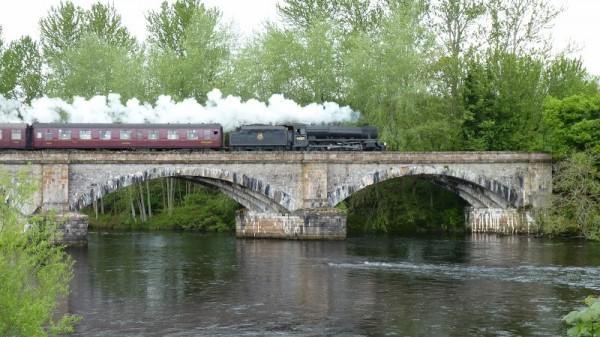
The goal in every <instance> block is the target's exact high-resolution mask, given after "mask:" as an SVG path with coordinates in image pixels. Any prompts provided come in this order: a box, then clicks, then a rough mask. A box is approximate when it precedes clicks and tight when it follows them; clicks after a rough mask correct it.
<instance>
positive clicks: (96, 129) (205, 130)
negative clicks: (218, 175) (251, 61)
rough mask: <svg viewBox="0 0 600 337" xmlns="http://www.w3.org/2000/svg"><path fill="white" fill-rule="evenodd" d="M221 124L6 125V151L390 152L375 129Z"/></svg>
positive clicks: (0, 134)
mask: <svg viewBox="0 0 600 337" xmlns="http://www.w3.org/2000/svg"><path fill="white" fill-rule="evenodd" d="M225 137H226V136H225V134H224V132H223V127H222V126H221V124H128V123H125V124H110V123H33V124H25V123H0V149H14V150H26V149H29V150H43V149H114V150H136V149H146V150H152V149H156V150H174V149H192V150H230V151H385V149H386V144H385V143H383V142H380V141H379V140H378V139H377V130H376V129H375V128H374V127H371V126H364V127H344V126H336V125H305V124H296V125H245V126H241V127H239V128H238V129H237V130H236V131H233V132H230V133H229V135H228V138H229V146H228V147H227V146H225V142H224V138H225Z"/></svg>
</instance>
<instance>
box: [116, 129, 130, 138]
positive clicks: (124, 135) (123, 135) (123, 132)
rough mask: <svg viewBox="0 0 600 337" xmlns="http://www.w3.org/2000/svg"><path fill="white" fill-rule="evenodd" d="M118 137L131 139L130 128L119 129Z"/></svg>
mask: <svg viewBox="0 0 600 337" xmlns="http://www.w3.org/2000/svg"><path fill="white" fill-rule="evenodd" d="M119 137H120V138H121V139H131V130H121V132H120V136H119Z"/></svg>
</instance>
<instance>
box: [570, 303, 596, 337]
mask: <svg viewBox="0 0 600 337" xmlns="http://www.w3.org/2000/svg"><path fill="white" fill-rule="evenodd" d="M584 302H585V305H586V307H585V308H584V309H582V310H580V311H571V312H570V313H569V314H568V315H566V316H565V317H564V318H563V320H564V321H565V323H567V324H568V325H572V327H571V328H569V330H568V331H567V334H568V335H569V336H573V337H585V336H590V337H594V336H600V300H599V299H598V298H596V297H593V296H588V297H587V298H586V299H585V300H584Z"/></svg>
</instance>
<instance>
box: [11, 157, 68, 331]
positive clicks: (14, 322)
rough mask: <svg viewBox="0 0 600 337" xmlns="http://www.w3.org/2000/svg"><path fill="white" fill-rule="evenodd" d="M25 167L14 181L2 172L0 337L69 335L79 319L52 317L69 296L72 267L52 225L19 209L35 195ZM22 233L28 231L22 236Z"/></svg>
mask: <svg viewBox="0 0 600 337" xmlns="http://www.w3.org/2000/svg"><path fill="white" fill-rule="evenodd" d="M28 176H29V167H26V168H25V169H23V170H20V171H19V172H17V174H16V175H15V174H14V173H13V172H9V171H7V170H6V169H4V168H0V186H2V189H1V190H0V196H1V200H2V201H3V202H2V203H0V213H1V214H2V216H1V217H0V284H2V286H1V287H0V335H2V336H46V335H48V334H52V335H54V334H57V333H61V332H72V325H73V323H74V322H76V321H77V320H78V317H76V316H71V315H63V316H62V317H55V314H54V313H53V310H54V309H55V308H56V306H57V305H58V302H57V301H58V299H59V298H60V297H63V296H65V295H67V294H68V290H69V282H70V280H71V278H72V277H73V261H72V260H71V258H70V257H69V256H68V255H67V254H66V253H65V252H64V250H63V248H62V247H59V246H55V245H54V244H53V240H54V239H55V238H56V235H57V232H56V229H57V227H56V225H52V224H51V223H48V222H47V221H42V220H41V219H28V220H27V225H26V221H25V219H23V217H22V216H21V215H20V213H19V209H20V206H21V205H24V204H25V203H26V202H27V200H30V198H31V196H32V194H33V193H34V191H35V190H36V187H35V185H34V184H33V183H32V182H31V181H30V180H29V179H28ZM24 228H27V229H26V230H24Z"/></svg>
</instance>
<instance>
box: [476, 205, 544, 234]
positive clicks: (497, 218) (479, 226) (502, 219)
mask: <svg viewBox="0 0 600 337" xmlns="http://www.w3.org/2000/svg"><path fill="white" fill-rule="evenodd" d="M465 222H466V226H467V230H470V231H471V232H472V233H501V234H529V233H533V232H535V230H536V227H535V224H534V222H533V219H532V217H531V216H530V215H529V214H528V213H527V212H525V211H523V210H519V209H516V208H476V207H466V208H465Z"/></svg>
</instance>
